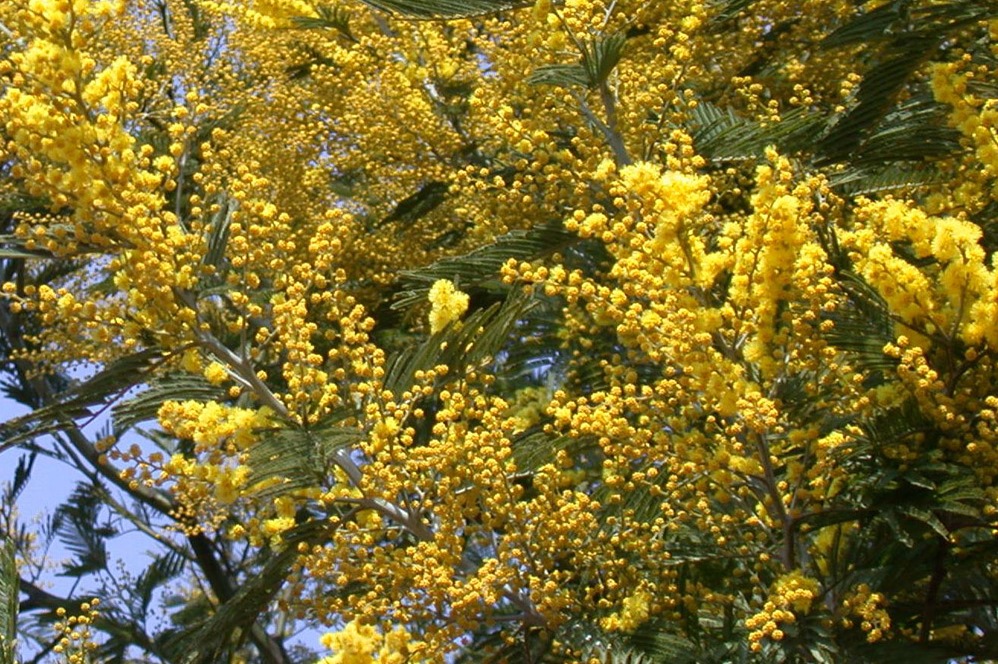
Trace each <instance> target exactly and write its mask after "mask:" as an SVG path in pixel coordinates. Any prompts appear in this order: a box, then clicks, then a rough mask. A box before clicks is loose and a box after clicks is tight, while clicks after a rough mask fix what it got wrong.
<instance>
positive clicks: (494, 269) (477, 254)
mask: <svg viewBox="0 0 998 664" xmlns="http://www.w3.org/2000/svg"><path fill="white" fill-rule="evenodd" d="M578 241H579V238H578V236H577V235H575V234H574V233H570V232H568V231H566V230H565V229H564V228H562V227H561V225H560V224H540V225H538V226H535V227H534V228H531V229H529V230H521V231H512V232H510V233H507V234H506V235H502V236H500V237H498V238H496V239H495V240H494V241H493V242H492V243H491V244H487V245H485V246H483V247H480V248H478V249H475V250H474V251H472V252H470V253H468V254H465V255H463V256H456V257H451V258H444V259H441V260H439V261H437V262H435V263H433V264H431V265H428V266H426V267H424V268H420V269H418V270H409V271H407V272H403V273H402V275H401V279H400V282H401V284H402V290H401V291H400V292H399V294H398V295H397V296H396V297H395V301H394V302H393V303H392V309H406V308H409V307H411V306H413V305H416V304H419V303H422V302H426V298H427V295H428V294H429V292H430V287H432V286H433V283H434V282H435V281H437V280H438V279H449V280H451V281H455V280H457V281H459V282H460V283H461V285H462V287H465V288H466V287H468V286H471V285H478V286H485V287H489V286H492V287H496V286H498V285H499V282H498V276H499V270H500V268H501V267H502V266H503V264H505V263H506V261H508V260H510V259H516V260H532V259H535V258H539V257H541V256H544V255H547V254H551V253H554V252H557V251H561V250H563V249H564V248H565V247H566V246H568V245H570V244H572V243H575V242H578ZM495 289H496V290H499V289H498V288H495Z"/></svg>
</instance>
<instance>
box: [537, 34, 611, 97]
mask: <svg viewBox="0 0 998 664" xmlns="http://www.w3.org/2000/svg"><path fill="white" fill-rule="evenodd" d="M626 42H627V35H626V34H625V33H622V32H620V33H616V34H613V35H610V36H609V37H605V38H603V39H594V40H592V41H590V42H588V43H585V44H582V45H581V47H582V58H581V60H580V61H579V62H577V63H573V64H551V65H542V66H540V67H538V68H537V69H535V70H534V71H533V72H532V73H531V74H530V76H528V77H527V82H528V83H530V84H532V85H557V86H562V87H570V86H573V85H581V86H585V87H587V88H593V89H595V88H598V87H600V86H601V85H603V84H604V83H606V80H607V78H609V76H610V73H611V72H612V71H613V70H614V68H615V67H616V66H617V63H618V62H620V56H621V53H622V52H623V50H624V44H625V43H626Z"/></svg>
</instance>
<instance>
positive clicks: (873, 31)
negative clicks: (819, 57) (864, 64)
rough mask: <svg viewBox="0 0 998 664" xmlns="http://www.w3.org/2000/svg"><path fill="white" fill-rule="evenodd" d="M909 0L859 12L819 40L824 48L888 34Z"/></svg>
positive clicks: (908, 3) (878, 37)
mask: <svg viewBox="0 0 998 664" xmlns="http://www.w3.org/2000/svg"><path fill="white" fill-rule="evenodd" d="M910 4H911V2H910V0H907V1H902V2H897V1H894V2H887V3H885V4H883V5H881V6H879V7H876V8H874V9H872V10H870V11H868V12H863V13H859V14H857V15H856V16H854V17H852V19H851V20H850V21H848V22H847V23H846V24H845V25H842V26H840V27H839V28H837V29H836V30H834V31H833V32H832V34H830V35H828V36H827V37H825V39H824V40H823V41H822V42H821V45H822V46H823V47H824V48H838V47H840V46H847V45H849V44H867V43H870V42H872V41H876V40H877V39H880V38H882V37H884V36H886V35H887V34H888V30H889V29H890V28H891V27H892V26H894V25H895V24H896V23H898V22H899V21H900V20H901V16H902V11H903V10H904V9H906V8H907V6H908V5H910Z"/></svg>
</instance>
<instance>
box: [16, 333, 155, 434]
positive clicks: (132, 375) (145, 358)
mask: <svg viewBox="0 0 998 664" xmlns="http://www.w3.org/2000/svg"><path fill="white" fill-rule="evenodd" d="M162 358H163V353H162V352H161V351H159V350H157V349H146V350H141V351H138V352H136V353H133V354H132V355H126V356H125V357H122V358H120V359H118V360H116V361H114V362H112V363H111V364H110V365H108V366H107V367H105V368H104V369H103V370H101V371H99V372H98V373H97V374H96V375H94V376H93V377H91V378H89V379H87V380H85V381H83V382H82V383H80V384H78V385H76V386H74V387H72V388H70V389H69V390H67V391H66V392H64V393H63V394H61V395H60V396H59V400H58V401H57V402H56V403H52V404H49V405H46V406H44V407H42V408H38V409H36V410H34V411H33V412H31V413H28V414H27V415H22V416H21V417H16V418H14V419H11V420H8V421H6V422H4V423H2V424H0V452H3V451H4V450H6V449H9V448H11V447H13V446H15V445H18V444H21V443H24V442H27V441H29V440H32V439H34V438H36V437H37V436H40V435H42V434H45V433H54V432H56V431H61V430H63V429H65V427H66V426H67V425H68V423H69V422H70V421H71V420H72V419H74V418H81V417H88V416H90V417H92V416H93V414H92V413H91V412H90V410H89V409H90V407H91V406H97V405H101V406H103V405H105V404H106V402H107V401H108V400H110V399H112V398H117V397H119V396H121V395H122V394H124V393H125V392H127V391H128V390H129V389H130V388H132V387H134V386H136V385H141V384H142V383H143V382H144V381H145V377H146V376H147V375H148V374H149V373H150V372H151V371H152V370H153V369H154V368H155V367H156V366H158V365H159V363H160V362H161V360H162Z"/></svg>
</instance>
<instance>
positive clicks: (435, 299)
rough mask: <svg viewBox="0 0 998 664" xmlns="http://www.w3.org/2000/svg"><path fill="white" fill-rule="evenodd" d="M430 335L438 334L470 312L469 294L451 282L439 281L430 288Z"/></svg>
mask: <svg viewBox="0 0 998 664" xmlns="http://www.w3.org/2000/svg"><path fill="white" fill-rule="evenodd" d="M429 299H430V304H431V305H432V306H431V308H430V333H431V334H436V333H437V332H439V331H440V330H442V329H444V328H445V327H447V325H448V324H449V323H451V322H453V321H455V320H457V319H458V318H460V317H461V316H462V315H463V314H464V312H465V311H467V310H468V294H467V293H462V292H461V291H459V290H458V289H457V288H456V287H455V286H454V284H453V283H452V282H451V281H448V280H447V279H438V280H437V281H436V282H435V283H434V284H433V286H432V287H431V288H430V295H429Z"/></svg>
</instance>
